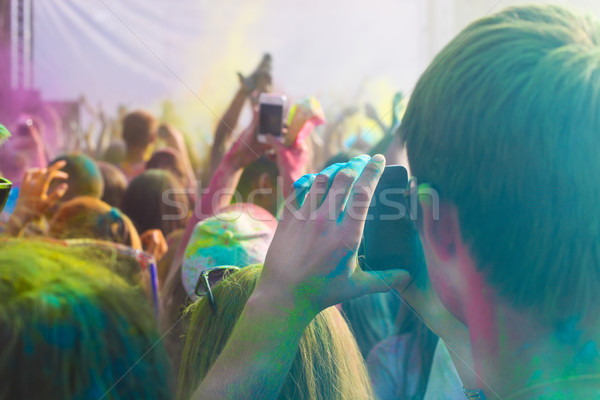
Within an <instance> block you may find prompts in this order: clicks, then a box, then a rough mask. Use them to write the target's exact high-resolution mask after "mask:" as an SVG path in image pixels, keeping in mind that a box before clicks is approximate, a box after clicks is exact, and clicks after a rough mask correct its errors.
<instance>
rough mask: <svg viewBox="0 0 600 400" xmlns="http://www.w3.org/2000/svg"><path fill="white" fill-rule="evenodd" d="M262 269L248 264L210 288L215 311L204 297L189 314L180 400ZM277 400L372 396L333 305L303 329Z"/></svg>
mask: <svg viewBox="0 0 600 400" xmlns="http://www.w3.org/2000/svg"><path fill="white" fill-rule="evenodd" d="M261 271H262V267H261V266H259V265H254V266H248V267H245V268H242V269H241V270H239V271H237V272H235V273H232V274H230V275H228V276H227V277H226V278H225V279H224V280H223V281H221V282H219V283H218V284H217V285H215V287H214V288H213V294H214V297H215V302H216V304H217V312H216V314H215V313H213V310H212V308H211V307H210V305H209V303H208V301H207V299H206V298H202V299H200V300H198V301H197V302H196V303H194V304H193V305H191V306H190V307H189V308H188V310H187V314H186V315H187V317H188V318H189V328H188V332H187V336H186V340H185V347H184V351H183V354H184V356H183V361H182V364H181V367H180V373H179V390H178V399H188V398H189V397H190V396H191V395H192V394H193V393H194V390H195V389H196V388H197V387H198V385H199V384H200V383H201V382H202V379H204V377H205V376H206V374H207V373H208V371H209V370H210V368H211V366H212V365H213V364H214V362H215V361H216V359H217V357H218V356H219V354H220V353H221V351H222V350H223V347H224V346H225V344H226V343H227V340H228V339H229V336H230V335H231V332H232V330H233V327H234V326H235V324H236V322H237V320H238V318H239V317H240V314H241V313H242V310H243V309H244V306H245V304H246V302H247V301H248V298H249V297H250V294H251V293H252V291H253V290H254V287H255V286H256V282H257V280H258V278H259V276H260V273H261ZM289 351H294V352H296V358H295V359H294V362H293V364H292V367H291V369H290V372H289V374H288V376H287V378H286V380H285V382H284V384H283V386H282V388H281V391H280V392H279V396H278V399H296V400H303V399H306V400H308V399H311V400H335V399H344V400H350V399H357V400H358V399H361V400H363V399H371V398H373V393H372V389H371V384H370V381H369V378H368V375H367V370H366V367H365V364H364V361H363V358H362V356H361V354H360V351H359V349H358V346H357V344H356V341H355V340H354V337H353V336H352V333H351V332H350V329H349V328H348V325H347V324H346V322H345V321H344V318H343V317H342V315H341V314H340V312H339V311H338V310H337V309H336V308H335V307H330V308H328V309H326V310H324V311H322V312H321V313H320V314H319V315H317V317H316V318H315V319H313V321H312V322H311V323H310V324H309V325H308V327H307V328H306V329H305V331H304V334H303V335H302V338H301V339H300V342H299V345H298V348H297V349H290V350H289Z"/></svg>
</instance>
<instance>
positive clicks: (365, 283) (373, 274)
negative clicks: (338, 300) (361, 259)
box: [352, 267, 411, 297]
mask: <svg viewBox="0 0 600 400" xmlns="http://www.w3.org/2000/svg"><path fill="white" fill-rule="evenodd" d="M410 280H411V276H410V274H409V273H408V271H404V270H389V271H370V272H365V271H363V270H361V269H360V267H357V268H356V269H355V270H354V273H353V274H352V281H353V283H354V289H353V290H354V293H353V295H354V296H356V297H358V296H363V295H365V294H372V293H381V292H387V291H390V290H392V289H395V288H397V287H398V286H401V285H405V284H406V283H407V282H409V281H410Z"/></svg>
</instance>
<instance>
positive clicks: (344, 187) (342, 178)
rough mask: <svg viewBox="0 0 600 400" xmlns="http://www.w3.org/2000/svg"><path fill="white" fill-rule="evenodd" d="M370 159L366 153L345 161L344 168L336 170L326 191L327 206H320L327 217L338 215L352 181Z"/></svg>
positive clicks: (342, 207)
mask: <svg viewBox="0 0 600 400" xmlns="http://www.w3.org/2000/svg"><path fill="white" fill-rule="evenodd" d="M370 159H371V157H369V156H367V155H364V156H358V157H354V158H353V159H352V160H350V161H349V162H348V163H346V165H345V166H344V168H342V169H341V170H339V171H338V172H337V174H336V175H335V177H334V178H333V181H332V183H331V187H330V188H329V190H328V192H327V207H323V208H322V210H323V212H327V213H328V217H330V218H335V219H338V218H339V217H340V215H341V214H342V211H343V210H344V206H345V205H346V202H347V201H348V195H349V194H350V191H351V190H352V186H353V185H354V182H356V180H357V179H358V177H359V176H360V175H361V173H362V171H363V169H364V168H365V166H366V165H367V163H368V162H369V160H370ZM325 208H326V209H325Z"/></svg>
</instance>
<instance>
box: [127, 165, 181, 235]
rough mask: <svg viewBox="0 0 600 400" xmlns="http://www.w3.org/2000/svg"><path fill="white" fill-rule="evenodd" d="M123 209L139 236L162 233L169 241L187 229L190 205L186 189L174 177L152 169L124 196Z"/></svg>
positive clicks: (137, 177)
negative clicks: (154, 232) (139, 233)
mask: <svg viewBox="0 0 600 400" xmlns="http://www.w3.org/2000/svg"><path fill="white" fill-rule="evenodd" d="M121 209H122V210H123V212H124V213H125V214H127V215H128V216H129V217H130V218H131V220H132V221H133V223H134V224H135V226H136V228H137V229H138V231H139V232H145V231H147V230H148V229H160V230H161V231H162V233H163V234H164V235H165V237H167V236H168V235H169V234H170V233H171V232H173V231H175V230H177V229H184V228H185V226H186V224H187V220H188V214H189V211H190V204H189V200H188V197H187V193H186V191H185V189H184V188H183V186H182V184H181V182H179V180H177V178H175V176H174V175H173V174H171V173H170V172H169V171H165V170H162V169H151V170H148V171H144V172H143V173H142V174H141V175H138V176H136V177H135V178H133V179H132V181H131V182H130V183H129V186H128V187H127V190H126V191H125V194H124V195H123V200H122V202H121Z"/></svg>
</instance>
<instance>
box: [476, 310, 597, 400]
mask: <svg viewBox="0 0 600 400" xmlns="http://www.w3.org/2000/svg"><path fill="white" fill-rule="evenodd" d="M487 311H488V314H487V315H484V314H479V315H476V314H471V315H468V316H467V319H468V326H469V332H470V336H471V345H472V351H473V358H474V361H475V370H476V372H477V375H478V379H479V381H480V387H481V388H482V389H483V390H484V392H485V394H486V397H487V398H488V399H494V398H502V399H505V398H512V397H511V396H515V399H520V398H529V396H537V395H540V394H541V395H544V394H550V393H556V392H562V393H564V394H565V396H567V397H565V398H575V397H577V395H578V393H583V392H582V391H585V390H586V388H590V387H594V388H597V387H598V385H599V384H600V376H599V377H598V378H597V379H582V378H581V377H584V376H586V375H594V374H597V373H598V372H599V371H600V357H599V353H598V350H597V348H596V342H597V341H598V340H600V332H599V330H598V329H597V328H596V326H597V324H591V323H587V324H586V323H584V322H583V321H581V320H579V319H578V318H570V319H568V320H565V321H563V322H562V323H558V324H556V325H555V326H554V327H542V326H541V325H539V324H536V323H532V321H535V317H534V316H533V315H532V314H531V313H518V312H515V311H514V309H511V308H510V307H506V306H499V307H496V308H495V309H494V310H493V311H492V312H491V313H490V312H489V311H490V310H487ZM490 314H491V315H490ZM592 326H593V327H594V328H593V329H592V328H591V327H592ZM491 331H494V332H496V334H490V332H491ZM592 385H593V386H592ZM519 393H521V394H522V395H523V396H525V397H520V395H519ZM572 396H575V397H572ZM536 398H537V397H536ZM541 398H544V397H541Z"/></svg>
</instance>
